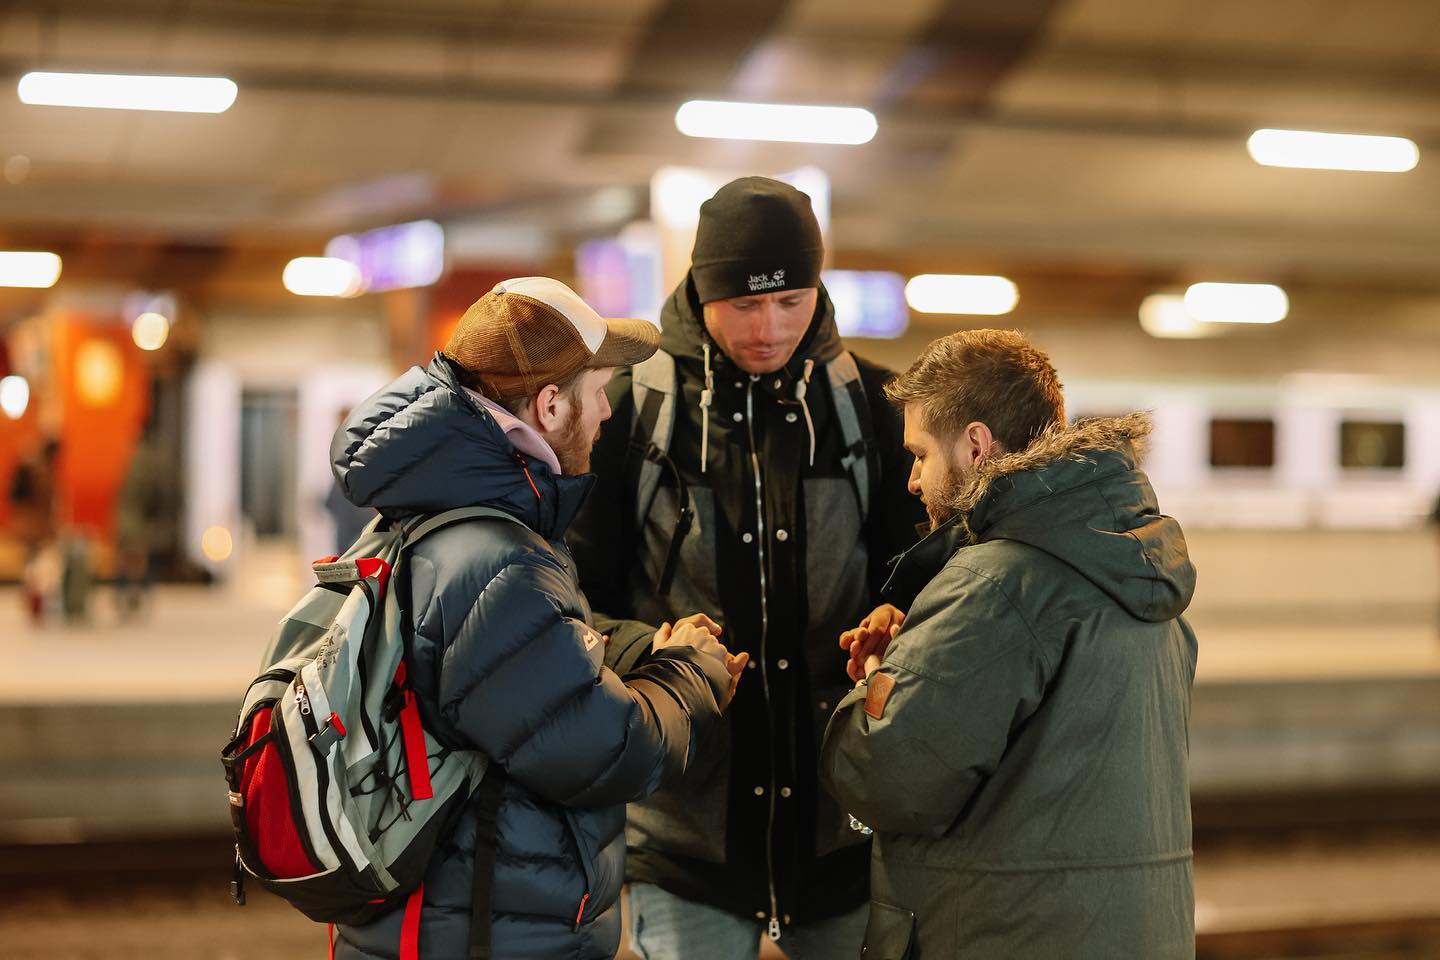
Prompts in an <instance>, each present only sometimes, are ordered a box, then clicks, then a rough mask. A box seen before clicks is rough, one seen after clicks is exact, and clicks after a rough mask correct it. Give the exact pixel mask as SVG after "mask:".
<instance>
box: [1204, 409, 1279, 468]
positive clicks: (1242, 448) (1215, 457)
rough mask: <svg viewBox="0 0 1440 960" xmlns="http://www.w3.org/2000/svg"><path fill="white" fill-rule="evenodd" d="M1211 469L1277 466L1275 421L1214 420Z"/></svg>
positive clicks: (1212, 423) (1211, 428) (1211, 427)
mask: <svg viewBox="0 0 1440 960" xmlns="http://www.w3.org/2000/svg"><path fill="white" fill-rule="evenodd" d="M1210 466H1212V467H1273V466H1275V421H1274V420H1271V419H1268V418H1265V419H1260V418H1255V419H1230V418H1217V419H1214V420H1211V421H1210Z"/></svg>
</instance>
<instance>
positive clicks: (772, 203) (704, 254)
mask: <svg viewBox="0 0 1440 960" xmlns="http://www.w3.org/2000/svg"><path fill="white" fill-rule="evenodd" d="M824 257H825V243H824V241H823V240H822V239H821V238H820V223H819V221H817V220H816V219H815V210H814V209H813V208H812V207H811V206H810V197H809V196H807V195H806V194H804V193H802V192H801V191H799V190H796V189H795V188H794V187H792V186H790V185H789V184H788V183H781V182H780V181H779V180H771V179H769V178H768V177H741V178H740V179H739V180H731V181H730V182H729V183H727V184H725V186H723V187H721V188H720V189H719V190H717V191H716V192H715V196H713V197H711V198H710V199H709V200H706V201H705V202H704V203H703V204H701V205H700V226H699V229H698V230H696V232H695V249H694V251H693V252H692V253H691V254H690V274H691V276H692V277H693V278H694V280H695V292H696V293H698V294H699V295H700V302H701V303H709V302H710V301H712V300H728V299H730V298H731V297H743V296H746V295H748V294H752V293H770V292H771V291H774V290H799V289H803V288H805V287H818V286H819V285H820V262H821V260H823V259H824Z"/></svg>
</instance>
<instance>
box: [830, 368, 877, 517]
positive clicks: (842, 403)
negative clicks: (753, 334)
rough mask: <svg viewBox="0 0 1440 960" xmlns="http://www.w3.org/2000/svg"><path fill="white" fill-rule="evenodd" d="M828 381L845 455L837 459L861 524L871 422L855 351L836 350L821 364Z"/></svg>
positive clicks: (869, 475) (869, 481)
mask: <svg viewBox="0 0 1440 960" xmlns="http://www.w3.org/2000/svg"><path fill="white" fill-rule="evenodd" d="M825 369H826V372H827V374H828V379H829V381H830V394H831V396H832V397H833V398H834V400H835V416H836V418H837V419H838V420H839V421H840V436H841V438H842V439H843V440H844V442H845V455H844V456H843V457H841V458H840V463H841V465H843V466H844V467H845V469H846V470H848V471H849V472H850V480H851V483H853V484H854V486H855V496H856V499H858V500H859V502H860V522H861V523H862V524H863V523H864V522H865V520H866V519H867V518H868V517H869V515H870V490H871V488H872V487H873V486H874V481H875V479H876V478H875V476H874V464H873V463H872V462H871V461H872V460H873V459H874V458H873V457H872V456H871V450H872V448H873V446H874V444H873V442H872V438H873V437H874V435H875V425H874V423H873V422H872V420H871V417H870V404H869V402H868V401H867V399H866V397H865V385H864V383H862V382H861V380H860V367H859V365H858V364H857V363H856V362H855V355H854V354H853V353H851V352H850V351H849V350H842V351H840V354H839V356H837V357H836V358H835V359H834V360H831V361H830V362H829V363H828V364H826V365H825Z"/></svg>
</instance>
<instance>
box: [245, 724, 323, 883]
mask: <svg viewBox="0 0 1440 960" xmlns="http://www.w3.org/2000/svg"><path fill="white" fill-rule="evenodd" d="M273 710H274V708H273V707H262V708H260V709H259V710H256V711H255V714H254V716H253V718H252V719H251V721H250V737H249V743H251V744H253V743H254V742H255V741H257V740H259V739H260V738H261V737H263V736H265V735H266V734H267V733H270V732H271V714H272V712H273ZM240 793H241V794H242V795H243V796H244V798H245V827H246V829H247V830H248V831H249V833H250V837H251V839H252V841H253V842H254V843H255V847H256V851H255V852H256V853H257V854H258V855H259V857H260V862H261V863H262V864H264V865H265V868H266V869H268V870H269V871H270V872H271V873H273V874H274V875H275V876H277V877H279V878H281V879H286V878H291V877H304V876H309V875H310V874H312V873H318V872H319V871H320V869H321V868H320V865H319V864H317V863H315V862H314V861H312V860H311V859H310V855H309V854H308V853H306V852H305V847H304V845H303V844H302V843H301V842H300V834H299V832H298V831H297V830H296V828H295V822H296V819H297V818H296V815H295V814H296V812H292V810H291V808H290V785H289V781H287V780H286V777H285V765H284V763H283V762H282V761H281V759H280V751H279V748H278V747H277V746H276V745H275V742H274V741H271V742H270V743H267V744H266V745H265V746H263V747H261V748H260V750H259V752H257V753H256V754H254V755H253V756H251V757H250V759H248V760H246V761H245V767H244V770H243V771H242V772H241V774H240Z"/></svg>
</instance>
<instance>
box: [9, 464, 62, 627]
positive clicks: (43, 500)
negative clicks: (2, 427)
mask: <svg viewBox="0 0 1440 960" xmlns="http://www.w3.org/2000/svg"><path fill="white" fill-rule="evenodd" d="M59 461H60V442H59V441H58V440H54V439H48V440H45V441H43V442H42V443H41V444H40V446H39V447H38V448H37V449H36V450H34V451H32V452H31V454H30V455H29V456H27V457H26V458H25V459H24V460H22V461H21V462H20V464H19V466H17V467H16V468H15V473H14V474H13V475H12V477H11V480H10V504H11V509H12V511H13V516H14V521H13V522H14V526H15V533H16V536H17V537H18V538H19V540H20V543H21V545H22V547H23V548H24V551H25V559H24V563H25V566H24V571H23V573H22V575H21V580H22V587H21V598H22V600H23V601H24V604H25V610H26V612H27V613H28V614H29V615H30V620H31V622H32V623H35V624H39V623H41V622H43V621H44V618H45V608H46V605H47V603H48V602H49V600H50V598H51V596H52V595H53V594H54V593H55V591H56V590H57V589H59V586H60V579H61V567H62V560H61V557H60V554H59V548H58V545H57V543H56V540H55V536H56V532H57V526H56V515H55V514H56V497H57V493H58V486H59V473H58V464H59Z"/></svg>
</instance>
